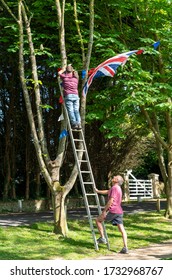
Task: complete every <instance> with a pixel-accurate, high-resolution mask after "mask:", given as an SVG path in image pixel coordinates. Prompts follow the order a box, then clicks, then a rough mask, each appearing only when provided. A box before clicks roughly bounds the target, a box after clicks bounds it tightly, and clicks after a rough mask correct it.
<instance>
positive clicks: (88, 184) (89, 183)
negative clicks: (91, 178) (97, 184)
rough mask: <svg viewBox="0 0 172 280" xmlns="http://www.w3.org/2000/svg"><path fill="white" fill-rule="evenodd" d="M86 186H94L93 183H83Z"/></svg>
mask: <svg viewBox="0 0 172 280" xmlns="http://www.w3.org/2000/svg"><path fill="white" fill-rule="evenodd" d="M83 184H84V185H93V182H83Z"/></svg>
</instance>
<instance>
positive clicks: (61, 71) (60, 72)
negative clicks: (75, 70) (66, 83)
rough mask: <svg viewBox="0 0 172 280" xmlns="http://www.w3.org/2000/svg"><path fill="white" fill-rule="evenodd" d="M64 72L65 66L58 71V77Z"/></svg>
mask: <svg viewBox="0 0 172 280" xmlns="http://www.w3.org/2000/svg"><path fill="white" fill-rule="evenodd" d="M65 71H66V66H63V67H62V69H61V70H60V71H58V75H59V76H60V75H61V74H62V73H63V72H65Z"/></svg>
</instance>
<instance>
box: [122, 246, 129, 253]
mask: <svg viewBox="0 0 172 280" xmlns="http://www.w3.org/2000/svg"><path fill="white" fill-rule="evenodd" d="M120 253H121V254H128V248H126V247H124V248H122V250H121V251H120Z"/></svg>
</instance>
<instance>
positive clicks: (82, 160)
mask: <svg viewBox="0 0 172 280" xmlns="http://www.w3.org/2000/svg"><path fill="white" fill-rule="evenodd" d="M78 161H79V162H88V160H86V159H85V160H84V159H78Z"/></svg>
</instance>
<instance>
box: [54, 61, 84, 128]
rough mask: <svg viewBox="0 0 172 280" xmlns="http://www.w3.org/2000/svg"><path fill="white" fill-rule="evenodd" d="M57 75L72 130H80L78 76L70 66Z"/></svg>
mask: <svg viewBox="0 0 172 280" xmlns="http://www.w3.org/2000/svg"><path fill="white" fill-rule="evenodd" d="M58 75H59V77H60V79H61V80H62V87H63V96H64V100H65V105H66V108H67V111H68V115H69V119H70V123H71V127H72V129H79V130H80V129H81V117H80V113H79V107H80V105H79V95H78V81H79V76H78V73H77V71H75V70H74V69H73V67H72V65H71V64H69V65H67V67H64V68H62V69H61V70H60V71H59V72H58Z"/></svg>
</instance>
